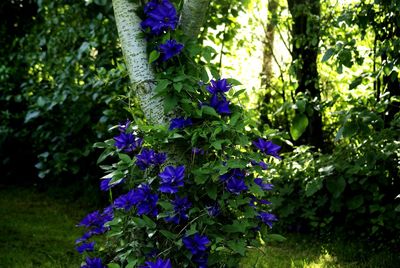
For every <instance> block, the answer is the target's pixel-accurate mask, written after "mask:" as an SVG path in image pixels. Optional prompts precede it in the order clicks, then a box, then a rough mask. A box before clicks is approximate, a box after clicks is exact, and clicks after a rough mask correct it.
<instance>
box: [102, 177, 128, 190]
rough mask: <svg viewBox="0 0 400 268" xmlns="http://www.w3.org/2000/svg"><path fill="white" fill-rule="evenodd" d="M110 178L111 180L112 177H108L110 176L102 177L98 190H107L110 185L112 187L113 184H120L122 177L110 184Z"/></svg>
mask: <svg viewBox="0 0 400 268" xmlns="http://www.w3.org/2000/svg"><path fill="white" fill-rule="evenodd" d="M111 180H112V179H110V178H107V179H102V180H101V181H100V190H102V191H108V190H110V189H111V188H112V187H114V186H116V185H118V184H120V183H121V182H123V179H121V180H118V181H116V182H113V183H111V184H110V182H111Z"/></svg>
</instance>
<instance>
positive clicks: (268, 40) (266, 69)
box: [260, 0, 278, 126]
mask: <svg viewBox="0 0 400 268" xmlns="http://www.w3.org/2000/svg"><path fill="white" fill-rule="evenodd" d="M277 11H278V0H269V1H268V21H267V25H266V26H264V33H265V35H264V47H263V64H262V70H261V87H263V88H264V89H265V95H264V98H263V101H262V104H261V117H260V119H261V121H262V122H263V123H264V124H268V125H270V126H271V121H270V120H269V118H268V114H270V113H269V110H268V105H269V103H270V101H271V98H272V95H271V90H272V85H271V80H272V78H273V77H274V74H273V71H272V62H273V53H274V40H275V25H274V23H273V21H272V18H273V17H274V15H276V12H277Z"/></svg>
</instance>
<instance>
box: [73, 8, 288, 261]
mask: <svg viewBox="0 0 400 268" xmlns="http://www.w3.org/2000/svg"><path fill="white" fill-rule="evenodd" d="M173 8H174V7H173V6H172V4H171V3H170V2H169V1H162V2H158V1H149V2H148V3H147V4H146V5H145V6H144V12H143V14H141V13H139V14H141V15H142V21H143V22H142V28H143V30H144V32H145V34H146V39H145V40H146V41H147V45H148V54H149V58H150V60H149V62H150V64H152V67H153V68H154V69H155V71H156V81H157V86H156V88H155V91H156V92H157V95H158V96H161V97H163V99H164V112H165V113H166V114H168V115H170V118H171V119H172V120H171V124H170V126H165V125H155V124H152V123H151V122H149V121H146V120H143V119H142V118H141V117H138V116H135V114H132V118H133V119H132V122H128V123H126V124H123V125H119V126H116V127H115V128H114V129H118V131H119V132H120V134H119V135H117V136H115V137H114V139H110V140H107V141H105V142H103V143H97V144H96V146H97V147H100V148H104V153H103V154H102V155H101V156H100V158H99V162H100V163H104V161H107V162H106V164H103V165H101V167H102V168H103V169H104V170H105V172H106V175H105V176H103V178H102V184H103V182H106V183H107V184H108V185H109V186H111V185H113V186H114V184H118V185H119V186H115V187H113V188H112V189H110V188H111V187H106V188H108V189H109V191H110V202H111V205H110V206H109V207H107V208H106V209H104V211H103V212H100V211H95V212H92V213H90V214H88V215H87V216H86V217H85V218H84V219H83V220H82V221H81V223H80V225H81V226H85V227H88V228H89V229H88V231H87V232H86V233H85V234H84V235H83V236H82V238H80V239H78V240H77V244H79V245H78V248H77V249H79V250H81V249H82V248H89V250H88V251H91V245H92V244H90V243H88V242H87V240H88V239H89V238H91V237H92V236H94V235H98V234H103V233H106V237H107V239H106V241H105V243H104V244H102V245H101V246H99V247H97V246H96V247H95V249H96V250H95V254H96V255H97V256H98V254H100V255H101V257H102V259H103V263H107V264H109V265H111V266H112V267H136V266H138V265H145V267H153V265H165V266H166V267H170V266H171V265H170V264H172V266H174V267H175V266H176V267H193V266H195V267H205V266H207V265H209V266H218V265H225V266H227V267H236V266H237V263H238V261H239V259H240V258H241V257H243V256H244V255H245V253H246V251H247V249H248V248H249V247H259V246H260V245H261V241H260V238H262V239H277V240H278V239H282V237H281V236H279V235H276V234H275V235H274V236H268V228H269V227H272V224H273V223H274V222H275V221H276V220H277V219H276V217H275V216H274V215H273V214H271V213H270V209H269V205H270V202H269V201H267V200H264V198H265V197H266V196H267V191H269V190H271V189H272V186H271V185H270V184H268V183H267V182H266V180H265V179H264V178H263V175H264V170H265V165H266V164H265V163H264V162H263V161H266V160H267V159H269V160H268V161H273V160H272V159H271V158H272V157H276V158H279V155H278V151H279V149H280V146H278V145H275V144H273V143H272V142H270V141H265V140H264V139H262V138H260V139H258V140H257V142H254V143H253V144H252V143H251V141H252V140H254V139H255V138H256V137H257V136H258V135H259V134H260V133H259V132H258V131H257V130H256V128H255V127H256V122H255V121H254V120H252V119H251V118H250V117H249V116H248V115H247V113H246V112H245V110H244V109H243V107H242V106H241V105H240V103H239V102H238V99H239V96H240V94H244V92H243V91H244V90H241V88H239V89H238V90H237V91H234V90H233V89H232V87H234V86H236V85H238V84H239V83H238V82H237V81H236V80H233V79H232V80H230V79H222V78H221V77H220V76H219V73H218V68H217V67H216V66H215V65H213V64H212V63H211V60H212V58H213V54H214V53H215V52H214V51H212V50H211V49H210V48H209V47H205V46H202V45H200V44H199V43H198V40H193V39H189V38H187V37H186V36H185V35H184V34H183V33H182V32H181V31H180V30H179V28H178V29H177V30H176V31H175V29H176V24H174V23H171V22H174V21H175V19H176V16H177V15H176V12H175V11H174V10H172V9H173ZM159 14H166V15H163V17H164V16H165V17H166V18H167V19H165V20H163V21H162V22H158V21H156V22H154V20H153V19H154V17H158V16H159ZM164 23H165V25H164ZM164 26H165V27H164ZM160 27H161V28H162V29H163V30H162V31H161V32H160V31H158V30H159V29H160ZM164 44H169V45H168V46H164ZM158 53H159V54H160V55H159V57H157V56H154V55H157V54H158ZM210 53H211V57H210ZM166 55H168V57H166ZM209 74H211V76H209ZM269 134H270V135H269V136H271V137H272V136H273V134H274V131H272V130H271V131H270V133H269ZM142 141H143V142H142ZM258 150H259V151H261V152H262V153H260V152H258ZM165 153H166V155H165ZM165 156H166V157H165ZM261 163H262V164H261ZM122 181H123V183H121V182H122ZM121 188H122V189H124V190H121ZM121 191H122V192H125V193H124V194H122V195H119V196H118V197H116V198H113V197H114V193H120V192H121ZM126 191H128V192H126ZM111 218H112V220H111ZM88 255H89V256H90V258H89V259H86V264H87V265H89V263H91V262H93V261H98V259H94V258H92V257H93V255H92V254H91V253H88ZM146 265H147V266H146ZM89 266H90V265H89Z"/></svg>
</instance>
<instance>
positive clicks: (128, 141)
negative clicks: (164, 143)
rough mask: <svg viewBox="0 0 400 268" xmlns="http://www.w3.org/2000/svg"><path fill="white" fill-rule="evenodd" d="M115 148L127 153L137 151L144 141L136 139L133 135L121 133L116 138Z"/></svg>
mask: <svg viewBox="0 0 400 268" xmlns="http://www.w3.org/2000/svg"><path fill="white" fill-rule="evenodd" d="M114 140H115V146H116V147H117V148H118V149H119V150H122V151H124V152H126V153H129V152H132V151H135V150H136V149H137V148H139V147H140V146H142V143H143V140H142V139H141V138H137V137H135V136H134V135H133V134H131V133H123V132H122V133H120V134H119V135H118V136H115V137H114Z"/></svg>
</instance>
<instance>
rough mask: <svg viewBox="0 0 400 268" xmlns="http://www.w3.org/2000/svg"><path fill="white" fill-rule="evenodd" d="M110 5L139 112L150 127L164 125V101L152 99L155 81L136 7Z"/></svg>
mask: <svg viewBox="0 0 400 268" xmlns="http://www.w3.org/2000/svg"><path fill="white" fill-rule="evenodd" d="M112 2H113V7H114V13H115V20H116V23H117V29H118V35H119V38H120V42H121V48H122V53H123V55H124V58H125V64H126V67H127V70H128V74H129V78H130V80H131V83H132V85H133V88H134V90H135V93H136V95H137V96H138V98H139V100H140V105H141V108H142V111H143V113H144V115H145V117H146V119H147V120H149V121H150V122H151V123H154V124H167V121H168V120H167V118H166V116H165V114H164V103H163V99H162V98H160V97H155V92H154V88H155V82H154V81H155V77H154V73H153V70H152V68H151V66H150V64H149V63H148V59H147V53H146V41H145V40H144V39H143V38H140V37H139V35H140V34H141V32H142V30H141V27H140V22H141V20H140V18H139V17H138V16H137V15H136V13H135V11H136V10H137V9H138V7H139V5H138V4H137V3H132V2H130V1H129V0H113V1H112Z"/></svg>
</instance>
